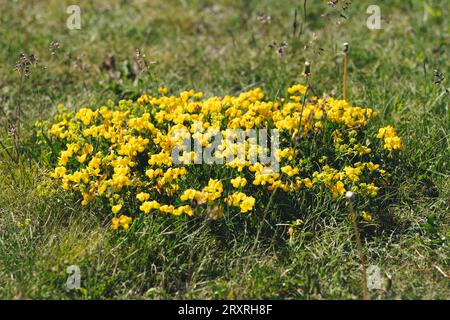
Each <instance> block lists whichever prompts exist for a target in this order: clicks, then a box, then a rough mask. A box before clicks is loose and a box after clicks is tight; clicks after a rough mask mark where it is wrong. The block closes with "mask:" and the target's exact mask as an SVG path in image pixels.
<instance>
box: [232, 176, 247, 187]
mask: <svg viewBox="0 0 450 320" xmlns="http://www.w3.org/2000/svg"><path fill="white" fill-rule="evenodd" d="M231 184H232V185H233V187H234V188H236V189H237V188H243V187H245V185H246V184H247V179H245V178H243V177H236V178H234V179H231Z"/></svg>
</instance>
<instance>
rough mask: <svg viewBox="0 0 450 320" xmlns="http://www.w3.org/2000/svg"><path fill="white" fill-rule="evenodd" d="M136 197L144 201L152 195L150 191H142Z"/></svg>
mask: <svg viewBox="0 0 450 320" xmlns="http://www.w3.org/2000/svg"><path fill="white" fill-rule="evenodd" d="M136 198H137V199H138V200H139V201H140V202H144V201H146V200H148V199H149V198H150V195H149V194H148V193H145V192H140V193H138V194H137V195H136Z"/></svg>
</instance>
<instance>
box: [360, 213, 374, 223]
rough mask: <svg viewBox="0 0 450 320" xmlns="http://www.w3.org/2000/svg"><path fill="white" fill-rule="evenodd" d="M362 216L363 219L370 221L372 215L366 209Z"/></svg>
mask: <svg viewBox="0 0 450 320" xmlns="http://www.w3.org/2000/svg"><path fill="white" fill-rule="evenodd" d="M362 217H363V219H364V220H366V221H368V222H371V221H372V215H371V214H370V213H368V212H367V211H363V212H362Z"/></svg>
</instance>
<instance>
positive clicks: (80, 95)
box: [0, 0, 450, 299]
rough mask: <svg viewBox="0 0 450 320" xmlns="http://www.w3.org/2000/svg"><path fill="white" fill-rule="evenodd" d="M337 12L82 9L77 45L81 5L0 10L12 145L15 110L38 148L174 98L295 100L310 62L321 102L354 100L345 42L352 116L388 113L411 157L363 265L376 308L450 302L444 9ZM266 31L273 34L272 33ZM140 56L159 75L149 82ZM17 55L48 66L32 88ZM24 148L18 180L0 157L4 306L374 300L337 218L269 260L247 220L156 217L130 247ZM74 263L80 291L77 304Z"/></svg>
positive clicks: (1, 68) (0, 105) (403, 5)
mask: <svg viewBox="0 0 450 320" xmlns="http://www.w3.org/2000/svg"><path fill="white" fill-rule="evenodd" d="M327 2H328V1H325V0H324V1H306V9H307V10H306V15H305V11H304V3H305V2H304V1H300V0H299V1H287V0H282V1H277V2H276V3H275V2H273V1H268V0H267V1H266V0H263V1H249V0H247V1H225V0H222V1H187V0H179V1H175V0H171V1H137V0H135V1H118V0H116V1H103V0H98V1H82V2H80V4H79V6H80V8H81V29H80V30H69V29H68V28H67V27H66V20H67V18H68V17H69V14H67V13H66V9H67V7H68V6H69V5H72V4H74V3H73V2H69V1H56V0H54V1H53V0H47V1H32V0H30V1H0V12H2V15H1V17H0V24H1V28H0V61H2V63H1V64H0V109H1V110H0V111H2V112H1V114H0V117H1V120H2V121H1V123H2V126H3V127H5V128H4V129H3V130H2V132H1V135H0V137H1V139H6V135H7V130H5V129H7V128H6V125H4V123H5V121H6V119H8V118H12V117H14V109H15V106H16V105H17V103H18V101H19V99H21V100H22V102H21V103H22V106H23V107H22V109H23V126H24V128H25V129H24V133H23V135H24V140H25V141H27V138H28V137H30V136H31V134H32V126H33V124H34V122H35V121H36V120H45V119H50V117H51V116H52V115H53V114H54V113H55V112H56V110H57V105H58V104H60V103H63V104H65V105H66V107H67V108H69V109H78V108H81V107H84V106H91V107H99V106H101V105H103V104H104V103H106V101H107V100H108V99H112V100H115V101H117V100H119V99H123V98H125V99H128V98H135V97H137V96H138V95H140V94H143V93H146V92H149V93H152V92H155V91H156V90H157V88H158V87H159V86H162V85H164V86H167V87H169V88H171V90H172V92H173V93H177V92H179V91H181V90H184V89H190V88H194V89H197V90H201V91H203V92H204V93H205V95H207V96H212V95H227V94H236V93H239V92H240V91H243V90H246V89H249V88H252V87H255V86H261V87H262V88H263V89H264V90H265V91H266V92H267V93H268V95H269V96H270V97H271V98H276V97H278V96H283V95H284V92H285V90H286V88H287V87H288V86H290V85H292V84H293V83H295V82H299V81H300V82H301V81H302V77H301V74H302V71H303V63H304V61H305V60H308V61H311V63H312V73H313V75H312V79H313V80H312V81H313V83H314V85H315V86H316V88H317V91H318V92H326V93H328V94H334V95H336V96H338V97H341V92H342V80H341V79H342V54H341V50H342V44H343V43H344V42H349V43H350V64H349V84H348V85H349V100H350V101H351V102H352V103H354V104H358V105H362V106H366V107H372V108H374V109H375V110H377V111H378V112H379V113H380V117H379V121H380V123H381V124H383V125H384V124H392V125H394V126H395V127H396V128H397V129H398V130H399V133H400V135H401V136H402V138H403V140H404V143H405V151H404V152H403V155H402V165H401V167H399V168H398V170H397V172H396V175H397V178H396V179H397V181H396V187H395V189H393V190H392V192H391V193H390V198H386V207H385V208H382V209H383V211H385V215H386V216H387V217H389V219H391V221H392V224H391V225H390V227H389V228H383V229H380V230H377V232H376V233H375V234H372V233H368V234H367V235H365V237H364V246H365V249H366V254H367V260H368V264H369V265H375V266H378V267H379V268H380V269H381V275H382V278H383V288H382V289H381V290H373V291H371V296H372V298H405V299H413V298H441V299H449V298H450V279H449V278H448V277H445V275H447V276H448V275H450V255H449V252H450V250H449V246H450V240H449V238H450V221H449V220H450V219H449V215H448V212H449V208H450V201H449V199H450V183H449V175H450V170H449V161H450V144H449V134H450V112H449V94H448V93H447V92H446V88H448V87H449V83H448V80H446V79H445V80H444V81H443V82H442V83H441V84H435V83H434V82H435V81H436V77H435V76H434V70H435V69H439V70H440V71H441V72H442V73H443V74H444V75H446V74H448V72H449V62H448V61H449V54H448V52H449V42H450V26H449V24H448V21H449V20H448V14H449V5H448V1H447V0H441V1H439V0H420V1H400V0H397V1H395V0H393V1H381V0H379V1H376V0H370V1H352V3H350V4H349V5H348V8H347V9H346V10H343V5H344V1H340V3H338V5H337V6H336V7H335V8H330V7H329V6H328V4H327ZM372 4H375V5H379V6H380V8H381V16H382V21H381V29H380V30H369V29H368V28H367V26H366V19H367V18H368V17H369V14H368V13H366V9H367V7H368V6H369V5H372ZM296 11H297V27H296V28H295V31H296V32H295V34H294V19H295V18H294V17H295V12H296ZM264 16H266V17H265V18H264ZM267 16H270V23H263V22H261V20H264V19H265V20H266V21H267ZM52 42H53V43H54V42H58V44H59V48H58V49H55V50H54V53H55V54H54V55H52V53H51V50H50V49H49V45H50V43H52ZM274 42H275V43H276V44H275V43H274ZM283 42H285V43H286V44H287V46H286V47H283V49H282V50H281V51H283V52H282V54H280V53H279V52H278V51H279V50H277V49H278V47H279V46H280V45H281V44H282V43H283ZM271 44H272V45H273V46H275V47H276V48H275V49H274V48H271V47H269V45H271ZM136 50H139V51H140V52H141V54H144V55H145V60H146V61H147V63H148V64H149V68H145V69H143V70H141V69H140V68H139V66H138V59H136ZM20 52H24V53H26V54H35V55H36V56H37V58H38V63H37V66H36V67H32V68H31V75H30V78H29V79H25V80H24V83H23V88H22V89H19V75H18V73H17V71H15V70H14V66H15V64H16V62H17V60H18V56H19V53H20ZM19 90H21V92H19ZM19 97H20V98H19ZM28 141H30V140H28ZM26 148H27V149H28V154H30V155H34V156H35V158H33V157H32V156H31V159H30V160H29V161H22V162H21V163H20V164H19V165H13V164H11V162H10V161H8V159H7V157H6V156H5V155H3V154H2V156H1V158H0V170H1V171H2V179H1V181H0V188H1V190H2V192H1V193H0V297H2V298H63V299H64V298H300V299H321V298H329V299H330V298H331V299H338V298H360V297H361V286H360V283H359V279H360V277H359V272H358V255H357V250H356V248H355V246H354V243H353V241H352V230H351V225H350V224H349V223H348V221H347V220H346V219H344V218H345V213H342V212H338V211H337V210H336V208H332V207H330V206H329V205H328V204H323V203H317V205H316V206H314V207H310V208H303V209H304V210H307V211H308V213H307V217H314V218H311V222H310V223H308V221H307V223H306V224H305V226H304V230H302V232H301V233H299V234H298V235H297V236H296V237H295V238H294V239H292V240H285V241H282V236H281V235H282V234H283V233H284V229H283V228H284V227H282V226H280V227H273V228H272V229H269V230H268V231H267V232H266V233H265V234H264V237H265V238H266V240H267V239H268V240H270V239H271V238H275V236H276V239H277V241H260V242H257V245H256V246H254V243H255V234H254V233H252V232H251V230H250V231H249V230H247V229H246V228H244V227H243V225H245V224H243V223H241V222H240V224H238V223H236V221H225V222H223V223H222V225H220V224H219V225H215V224H211V222H208V221H206V220H205V221H203V220H201V219H198V220H195V221H194V222H187V221H181V220H171V219H158V218H157V217H156V218H153V217H149V218H148V221H146V222H144V223H143V224H141V225H139V226H138V227H137V229H136V230H135V232H133V233H128V234H126V235H125V236H119V235H117V234H114V233H111V232H110V231H109V229H108V228H107V223H108V222H109V218H110V217H109V213H108V212H103V211H104V209H102V208H85V207H82V206H81V205H80V203H79V199H77V198H76V197H74V196H72V195H70V194H64V193H63V192H61V191H59V190H57V188H56V186H55V185H54V184H53V182H51V181H50V180H49V179H48V178H47V171H48V169H49V167H48V165H47V164H46V163H43V162H42V161H41V159H40V158H39V156H38V152H37V148H35V146H34V145H33V144H31V142H29V143H28V145H27V147H26ZM33 150H34V151H36V152H33ZM102 210H103V211H102ZM277 210H278V211H280V210H282V207H281V206H280V207H277V206H275V207H274V209H273V213H272V216H275V217H276V216H277ZM27 219H29V220H27ZM28 221H29V222H28ZM278 222H279V223H286V221H282V220H280V221H278ZM273 229H275V231H274V230H273ZM224 230H225V231H224ZM280 239H281V241H280ZM73 264H74V265H79V266H80V268H81V272H82V290H76V291H71V292H66V279H67V276H68V275H67V274H66V267H67V266H69V265H73Z"/></svg>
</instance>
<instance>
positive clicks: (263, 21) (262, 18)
mask: <svg viewBox="0 0 450 320" xmlns="http://www.w3.org/2000/svg"><path fill="white" fill-rule="evenodd" d="M257 19H258V21H259V22H261V24H270V23H271V22H272V17H271V16H268V15H265V14H261V15H259V16H258V17H257Z"/></svg>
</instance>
